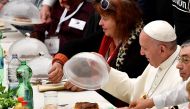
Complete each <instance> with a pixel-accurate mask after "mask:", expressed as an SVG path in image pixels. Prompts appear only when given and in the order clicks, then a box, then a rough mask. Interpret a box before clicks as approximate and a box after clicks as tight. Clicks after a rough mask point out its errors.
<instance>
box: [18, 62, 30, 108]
mask: <svg viewBox="0 0 190 109" xmlns="http://www.w3.org/2000/svg"><path fill="white" fill-rule="evenodd" d="M16 75H17V79H18V82H19V85H18V89H17V97H23V98H24V100H25V101H26V102H27V106H26V107H27V108H28V109H33V90H32V85H31V83H30V79H31V77H32V69H31V68H30V67H29V66H28V65H26V61H21V65H20V66H19V67H18V68H17V70H16Z"/></svg>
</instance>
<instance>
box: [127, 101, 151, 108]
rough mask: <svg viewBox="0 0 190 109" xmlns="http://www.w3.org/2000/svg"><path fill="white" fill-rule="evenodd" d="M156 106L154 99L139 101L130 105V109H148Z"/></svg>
mask: <svg viewBox="0 0 190 109" xmlns="http://www.w3.org/2000/svg"><path fill="white" fill-rule="evenodd" d="M153 106H154V102H153V100H152V99H139V100H136V101H133V102H131V103H130V105H129V109H146V108H152V107H153Z"/></svg>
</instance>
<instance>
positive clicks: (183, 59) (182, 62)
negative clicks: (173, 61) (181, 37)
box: [177, 46, 190, 81]
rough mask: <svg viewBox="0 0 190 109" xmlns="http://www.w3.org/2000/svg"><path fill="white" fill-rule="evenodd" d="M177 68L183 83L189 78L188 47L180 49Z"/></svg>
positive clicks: (189, 48)
mask: <svg viewBox="0 0 190 109" xmlns="http://www.w3.org/2000/svg"><path fill="white" fill-rule="evenodd" d="M177 68H178V69H179V73H180V76H181V77H182V78H183V80H184V81H185V80H187V79H188V78H189V77H190V46H187V47H184V48H182V49H181V51H180V54H179V63H178V64H177Z"/></svg>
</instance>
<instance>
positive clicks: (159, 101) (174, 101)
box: [153, 82, 188, 108]
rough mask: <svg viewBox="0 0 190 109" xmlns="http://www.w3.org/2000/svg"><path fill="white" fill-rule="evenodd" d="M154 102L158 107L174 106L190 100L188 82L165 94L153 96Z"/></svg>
mask: <svg viewBox="0 0 190 109" xmlns="http://www.w3.org/2000/svg"><path fill="white" fill-rule="evenodd" d="M153 101H154V104H155V106H156V107H157V108H162V107H167V106H174V105H178V104H181V103H184V102H187V101H188V95H187V92H186V82H184V83H183V84H182V85H180V86H178V87H176V88H175V89H172V90H170V91H168V92H165V93H164V94H161V95H158V96H154V97H153Z"/></svg>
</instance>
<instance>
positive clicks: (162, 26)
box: [143, 20, 176, 42]
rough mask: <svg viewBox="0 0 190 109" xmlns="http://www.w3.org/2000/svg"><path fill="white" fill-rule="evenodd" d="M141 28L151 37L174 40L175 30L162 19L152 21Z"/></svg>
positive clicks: (159, 39)
mask: <svg viewBox="0 0 190 109" xmlns="http://www.w3.org/2000/svg"><path fill="white" fill-rule="evenodd" d="M143 30H144V32H145V33H146V34H147V35H149V36H150V37H151V38H153V39H155V40H158V41H162V42H171V41H174V40H176V34H175V30H174V29H173V27H172V26H171V25H170V24H169V23H168V22H166V21H163V20H156V21H152V22H150V23H148V24H147V25H145V27H144V28H143Z"/></svg>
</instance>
